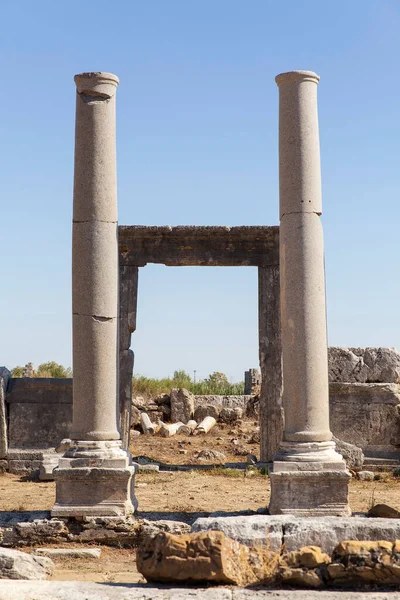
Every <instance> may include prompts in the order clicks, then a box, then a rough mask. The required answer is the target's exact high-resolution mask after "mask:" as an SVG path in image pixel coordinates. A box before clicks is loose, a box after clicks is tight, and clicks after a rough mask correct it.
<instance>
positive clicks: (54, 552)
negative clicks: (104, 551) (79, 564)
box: [35, 548, 101, 558]
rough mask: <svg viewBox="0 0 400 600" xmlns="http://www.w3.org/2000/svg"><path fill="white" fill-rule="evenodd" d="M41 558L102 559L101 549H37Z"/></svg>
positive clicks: (36, 551)
mask: <svg viewBox="0 0 400 600" xmlns="http://www.w3.org/2000/svg"><path fill="white" fill-rule="evenodd" d="M35 554H38V555H39V556H49V557H52V556H53V557H57V558H58V557H61V558H100V555H101V549H100V548H36V550H35Z"/></svg>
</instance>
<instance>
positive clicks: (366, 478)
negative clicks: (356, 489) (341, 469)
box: [357, 471, 375, 481]
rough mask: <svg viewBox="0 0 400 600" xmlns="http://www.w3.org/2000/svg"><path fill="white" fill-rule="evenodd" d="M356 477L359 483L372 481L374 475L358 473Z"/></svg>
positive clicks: (367, 472) (363, 472)
mask: <svg viewBox="0 0 400 600" xmlns="http://www.w3.org/2000/svg"><path fill="white" fill-rule="evenodd" d="M357 475H358V478H359V479H360V480H361V481H373V480H374V477H375V473H374V472H373V471H359V472H358V473H357Z"/></svg>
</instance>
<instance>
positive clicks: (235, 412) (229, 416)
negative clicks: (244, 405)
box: [218, 408, 243, 425]
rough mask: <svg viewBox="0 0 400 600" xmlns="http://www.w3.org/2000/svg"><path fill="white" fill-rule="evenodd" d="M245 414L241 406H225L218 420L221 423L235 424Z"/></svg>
mask: <svg viewBox="0 0 400 600" xmlns="http://www.w3.org/2000/svg"><path fill="white" fill-rule="evenodd" d="M242 416H243V411H242V409H241V408H223V409H222V410H221V412H220V413H219V416H218V420H219V421H221V423H227V424H229V425H230V424H233V423H236V422H237V421H238V420H239V419H241V418H242Z"/></svg>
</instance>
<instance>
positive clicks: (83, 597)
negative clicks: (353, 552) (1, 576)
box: [0, 580, 400, 600]
mask: <svg viewBox="0 0 400 600" xmlns="http://www.w3.org/2000/svg"><path fill="white" fill-rule="evenodd" d="M39 599H40V600H196V599H198V600H286V599H288V600H400V592H397V591H388V592H349V591H314V590H243V589H233V588H222V587H213V588H208V589H204V588H203V589H201V588H193V587H192V588H167V587H152V586H147V585H136V584H133V585H121V584H117V583H112V584H110V583H109V584H103V583H85V582H74V581H69V582H61V581H12V580H9V581H6V580H1V581H0V600H39Z"/></svg>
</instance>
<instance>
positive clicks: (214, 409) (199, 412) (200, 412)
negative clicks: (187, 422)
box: [193, 404, 221, 423]
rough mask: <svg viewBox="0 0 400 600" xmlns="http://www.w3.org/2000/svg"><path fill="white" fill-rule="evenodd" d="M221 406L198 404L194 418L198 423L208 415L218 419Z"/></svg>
mask: <svg viewBox="0 0 400 600" xmlns="http://www.w3.org/2000/svg"><path fill="white" fill-rule="evenodd" d="M220 410H221V409H220V407H219V406H214V405H213V404H205V405H204V406H198V407H197V408H196V410H195V411H194V417H193V418H194V420H195V421H196V422H197V423H201V421H203V420H204V419H205V418H206V417H213V418H214V419H215V420H216V421H217V420H218V417H219V411H220Z"/></svg>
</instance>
